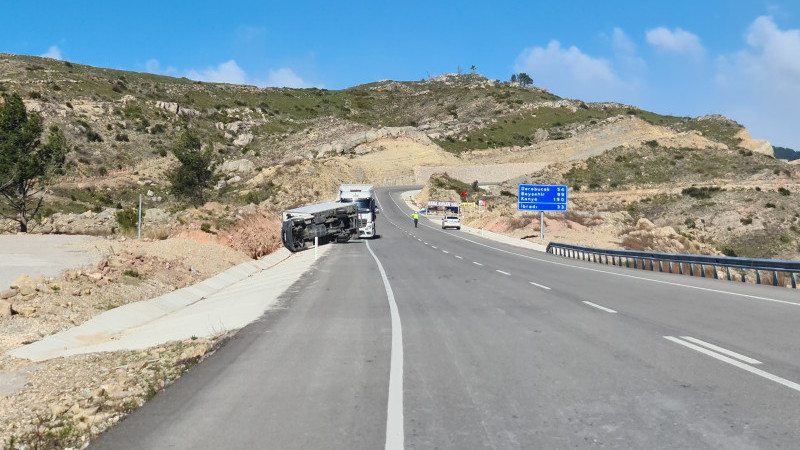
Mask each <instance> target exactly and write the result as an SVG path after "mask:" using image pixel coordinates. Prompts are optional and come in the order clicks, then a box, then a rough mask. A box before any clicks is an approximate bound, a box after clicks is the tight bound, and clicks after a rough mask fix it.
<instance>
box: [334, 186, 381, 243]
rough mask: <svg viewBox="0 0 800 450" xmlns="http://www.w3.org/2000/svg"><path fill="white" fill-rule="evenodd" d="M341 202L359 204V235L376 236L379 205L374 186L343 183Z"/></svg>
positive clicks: (340, 195)
mask: <svg viewBox="0 0 800 450" xmlns="http://www.w3.org/2000/svg"><path fill="white" fill-rule="evenodd" d="M339 202H341V203H355V204H356V205H358V237H360V238H372V237H375V234H376V232H375V216H376V215H377V214H378V205H377V201H376V200H375V187H374V186H372V185H371V184H343V185H341V186H339Z"/></svg>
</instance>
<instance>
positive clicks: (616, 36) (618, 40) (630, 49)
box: [611, 27, 636, 55]
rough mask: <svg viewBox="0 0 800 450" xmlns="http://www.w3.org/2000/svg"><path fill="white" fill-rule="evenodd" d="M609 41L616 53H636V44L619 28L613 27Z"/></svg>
mask: <svg viewBox="0 0 800 450" xmlns="http://www.w3.org/2000/svg"><path fill="white" fill-rule="evenodd" d="M611 42H612V44H613V46H614V50H615V51H616V52H617V53H620V54H623V55H633V54H635V53H636V44H634V43H633V41H632V40H631V39H630V38H629V37H628V35H627V34H625V32H624V31H622V29H621V28H618V27H614V32H613V33H612V35H611Z"/></svg>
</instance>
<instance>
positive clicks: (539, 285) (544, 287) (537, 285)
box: [529, 281, 550, 291]
mask: <svg viewBox="0 0 800 450" xmlns="http://www.w3.org/2000/svg"><path fill="white" fill-rule="evenodd" d="M529 283H530V284H532V285H534V286H536V287H540V288H542V289H546V290H548V291H549V290H550V288H549V287H547V286H545V285H543V284H539V283H534V282H533V281H529Z"/></svg>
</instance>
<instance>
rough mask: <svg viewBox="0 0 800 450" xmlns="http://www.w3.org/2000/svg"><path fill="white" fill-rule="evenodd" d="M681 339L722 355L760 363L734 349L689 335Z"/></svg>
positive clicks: (750, 362)
mask: <svg viewBox="0 0 800 450" xmlns="http://www.w3.org/2000/svg"><path fill="white" fill-rule="evenodd" d="M681 339H683V340H685V341H689V342H694V343H695V344H697V345H702V346H703V347H705V348H707V349H709V350H714V351H715V352H717V353H722V354H723V355H728V356H730V357H731V358H736V359H738V360H739V361H742V362H746V363H748V364H761V361H759V360H757V359H753V358H751V357H749V356H744V355H742V354H741V353H736V352H734V351H731V350H728V349H726V348H722V347H720V346H717V345H714V344H711V343H709V342H706V341H701V340H700V339H697V338H693V337H691V336H681Z"/></svg>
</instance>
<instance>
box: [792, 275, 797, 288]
mask: <svg viewBox="0 0 800 450" xmlns="http://www.w3.org/2000/svg"><path fill="white" fill-rule="evenodd" d="M792 289H797V281H796V280H795V278H794V272H792Z"/></svg>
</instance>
